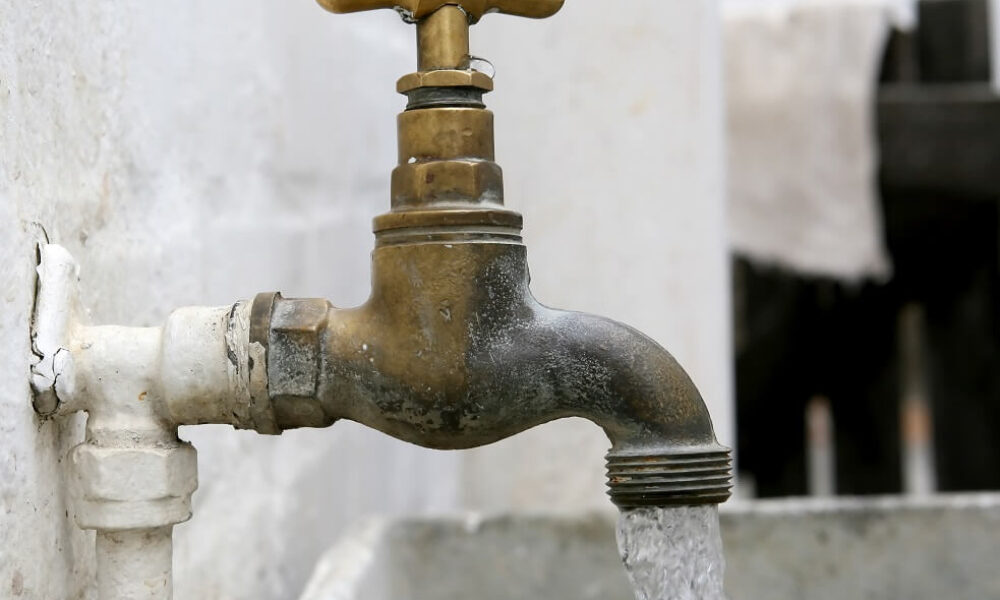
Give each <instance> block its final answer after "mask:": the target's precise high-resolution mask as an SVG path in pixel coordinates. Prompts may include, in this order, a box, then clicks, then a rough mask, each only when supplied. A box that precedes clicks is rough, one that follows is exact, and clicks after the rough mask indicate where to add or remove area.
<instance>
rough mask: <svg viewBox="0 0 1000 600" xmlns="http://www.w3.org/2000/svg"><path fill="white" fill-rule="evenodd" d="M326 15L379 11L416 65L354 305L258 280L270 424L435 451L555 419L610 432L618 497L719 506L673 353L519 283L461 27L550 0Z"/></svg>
mask: <svg viewBox="0 0 1000 600" xmlns="http://www.w3.org/2000/svg"><path fill="white" fill-rule="evenodd" d="M320 3H321V4H322V5H323V6H324V7H326V8H328V9H329V10H332V11H333V12H352V11H355V10H368V9H373V8H388V7H396V8H397V9H399V10H400V12H402V13H403V15H404V19H406V20H407V21H409V22H414V23H416V25H417V48H418V52H417V54H418V60H417V63H418V71H417V72H416V73H411V74H410V75H406V76H404V77H403V78H401V79H400V80H399V81H398V82H397V86H396V88H397V90H398V91H399V92H401V93H403V94H406V96H407V97H408V103H407V107H406V110H405V111H404V112H402V113H401V114H400V115H399V117H398V120H397V126H398V138H399V155H398V165H397V166H396V168H395V169H394V170H393V173H392V192H391V210H390V211H389V212H388V213H386V214H383V215H380V216H378V217H376V218H375V221H374V230H375V236H376V245H375V251H374V252H373V253H372V294H371V297H370V298H369V300H368V301H367V302H366V303H365V304H364V305H362V306H360V307H358V308H354V309H346V310H345V309H337V308H334V307H333V306H331V305H330V304H329V303H328V302H326V301H325V300H302V299H286V298H282V297H280V296H279V295H275V294H262V295H260V296H258V297H257V299H256V300H255V301H254V305H253V307H252V309H251V314H252V317H251V319H250V320H251V323H252V324H251V328H250V330H251V333H250V336H251V339H252V340H253V342H254V343H256V344H258V345H259V346H260V347H261V348H263V349H264V352H263V354H264V357H265V361H266V365H267V366H266V372H267V401H268V402H269V410H268V411H264V412H267V413H268V414H270V415H273V417H274V424H275V426H276V427H277V429H279V430H282V429H289V428H294V427H323V426H327V425H329V424H331V423H333V422H335V421H336V420H338V419H348V420H353V421H357V422H359V423H363V424H365V425H368V426H370V427H373V428H375V429H378V430H380V431H382V432H385V433H387V434H389V435H392V436H395V437H397V438H399V439H402V440H406V441H409V442H412V443H415V444H419V445H421V446H425V447H429V448H438V449H459V448H470V447H475V446H481V445H484V444H489V443H492V442H495V441H498V440H500V439H503V438H506V437H508V436H511V435H513V434H515V433H518V432H520V431H523V430H525V429H528V428H530V427H533V426H535V425H539V424H542V423H545V422H547V421H551V420H554V419H559V418H563V417H572V416H579V417H584V418H587V419H590V420H591V421H593V422H595V423H596V424H598V425H599V426H601V427H602V428H603V429H604V431H605V432H606V433H607V435H608V437H609V438H610V440H611V442H612V449H611V451H610V452H609V454H608V457H607V467H608V484H609V495H610V496H611V499H612V500H613V501H614V502H615V504H617V505H618V506H620V507H622V508H633V507H639V506H666V505H678V504H706V503H711V504H715V503H719V502H722V501H724V500H725V499H726V498H727V497H728V496H729V490H730V487H731V481H730V470H731V464H730V458H729V450H728V449H727V448H725V447H723V446H720V445H719V444H718V442H717V441H716V439H715V434H714V432H713V429H712V422H711V418H710V417H709V414H708V411H707V409H706V408H705V404H704V402H703V401H702V399H701V396H700V395H699V394H698V390H697V389H696V388H695V386H694V384H693V383H692V382H691V380H690V378H688V376H687V374H686V373H685V372H684V370H683V369H682V368H681V367H680V365H678V364H677V362H676V361H675V360H674V358H673V357H672V356H671V355H670V354H669V353H668V352H666V351H665V350H664V349H663V348H661V347H660V346H659V345H657V344H656V343H655V342H654V341H652V340H650V339H649V338H648V337H646V336H644V335H642V334H641V333H639V332H638V331H636V330H634V329H631V328H629V327H627V326H625V325H622V324H620V323H616V322H614V321H611V320H609V319H604V318H601V317H595V316H591V315H585V314H581V313H572V312H566V311H559V310H554V309H551V308H548V307H545V306H543V305H541V304H540V303H538V301H536V300H535V299H534V297H533V296H532V295H531V293H530V291H529V289H528V280H529V276H528V266H527V256H526V250H525V248H524V245H523V244H522V240H521V225H522V219H521V216H520V215H519V214H518V213H516V212H514V211H511V210H508V209H506V208H505V207H504V204H503V201H504V198H503V173H502V171H501V169H500V167H499V166H498V165H497V164H496V162H495V159H496V157H495V151H494V135H493V113H491V112H490V111H488V110H486V108H485V106H484V105H483V102H482V96H483V94H485V93H486V92H489V91H490V90H492V88H493V81H492V79H491V78H490V77H489V76H487V75H486V74H484V73H481V72H478V71H476V70H474V69H472V68H471V66H470V64H471V61H470V55H469V26H470V25H471V24H472V23H475V22H476V21H477V20H478V19H479V18H480V17H482V16H483V14H485V13H486V12H490V11H495V12H506V13H509V14H516V15H521V16H531V17H544V16H548V15H550V14H553V13H554V12H556V11H557V10H558V9H559V8H560V7H561V6H562V0H448V1H445V0H392V2H387V1H384V0H320Z"/></svg>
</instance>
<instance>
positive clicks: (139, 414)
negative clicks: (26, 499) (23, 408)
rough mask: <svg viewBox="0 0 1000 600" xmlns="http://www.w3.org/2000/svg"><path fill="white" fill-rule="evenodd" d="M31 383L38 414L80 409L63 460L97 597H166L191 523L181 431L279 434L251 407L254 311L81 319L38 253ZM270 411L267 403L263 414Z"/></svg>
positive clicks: (67, 264)
mask: <svg viewBox="0 0 1000 600" xmlns="http://www.w3.org/2000/svg"><path fill="white" fill-rule="evenodd" d="M39 250H40V252H39V253H40V256H41V262H40V264H39V267H38V276H39V293H38V301H37V304H36V311H35V314H34V323H33V329H32V341H33V350H34V352H35V355H36V357H37V358H36V361H35V362H34V364H33V365H32V373H31V384H32V387H33V389H34V392H35V408H36V410H37V411H38V412H39V413H40V414H42V415H43V416H46V417H49V416H60V415H68V414H71V413H74V412H77V411H86V412H87V413H88V418H87V439H86V441H85V442H84V443H82V444H80V445H79V446H77V447H76V448H74V449H73V451H72V453H71V454H70V460H71V462H72V470H71V472H72V474H73V492H74V493H73V505H74V510H73V512H74V513H75V517H76V522H77V524H78V525H79V526H80V527H81V528H83V529H93V530H96V531H97V536H96V544H97V548H96V554H97V580H98V598H99V599H100V600H170V598H171V596H172V582H171V570H172V569H171V562H172V540H171V533H172V530H173V525H174V524H176V523H180V522H183V521H185V520H187V519H188V518H190V516H191V494H192V493H194V491H195V489H196V488H197V486H198V474H197V456H196V453H195V450H194V448H193V447H192V446H191V445H190V444H187V443H185V442H182V441H180V440H179V439H178V438H177V426H178V425H180V424H195V423H229V424H232V425H234V426H238V427H245V428H253V429H257V430H258V431H261V432H267V433H271V432H275V431H276V427H275V426H274V424H273V422H272V421H273V417H272V416H271V415H270V413H269V412H268V411H267V410H264V409H262V408H260V407H259V406H256V405H254V403H253V399H254V397H255V394H256V395H257V396H260V395H261V393H262V392H261V390H265V392H263V393H264V394H266V388H267V382H266V374H265V373H264V369H263V368H258V369H256V370H255V369H254V368H253V365H255V364H256V365H261V366H263V365H265V364H266V363H265V360H264V359H263V352H264V350H263V347H262V346H261V345H260V344H250V343H249V319H250V304H249V303H247V302H240V303H237V304H235V305H232V306H228V307H215V308H186V309H180V310H177V311H175V312H174V313H173V314H171V315H170V317H169V318H168V319H167V324H166V326H165V327H162V328H161V327H148V328H138V327H118V326H97V327H91V326H87V325H85V324H83V323H81V322H80V317H81V316H82V315H83V312H82V311H79V310H77V290H76V279H77V274H78V272H79V269H78V267H77V265H76V262H75V261H74V260H73V257H72V256H70V254H69V253H68V252H66V250H65V249H63V248H61V247H59V246H55V245H44V246H41V247H40V249H39ZM264 408H266V406H265V407H264Z"/></svg>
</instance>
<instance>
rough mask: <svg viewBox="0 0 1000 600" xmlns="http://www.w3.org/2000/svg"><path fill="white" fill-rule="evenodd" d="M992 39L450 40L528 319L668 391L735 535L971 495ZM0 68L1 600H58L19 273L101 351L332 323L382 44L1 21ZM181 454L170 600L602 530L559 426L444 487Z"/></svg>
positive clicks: (987, 245)
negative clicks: (485, 85)
mask: <svg viewBox="0 0 1000 600" xmlns="http://www.w3.org/2000/svg"><path fill="white" fill-rule="evenodd" d="M997 15H998V11H997V10H994V9H993V7H992V6H991V5H990V4H989V3H988V2H987V0H922V1H919V2H915V3H911V2H907V1H899V2H875V1H871V2H862V1H850V2H833V1H824V2H805V1H803V2H777V1H771V0H730V1H729V2H723V3H722V4H721V5H719V4H716V3H713V2H706V1H704V0H628V1H627V2H615V3H613V4H608V3H601V2H597V1H595V0H568V1H567V4H566V6H565V7H564V9H563V10H562V11H561V12H560V13H559V14H558V15H556V16H555V17H553V18H551V19H548V20H545V21H529V20H524V19H514V18H507V17H503V16H493V15H490V16H487V17H486V18H484V19H483V21H482V22H481V23H480V24H478V25H477V26H475V27H474V28H473V30H472V52H473V53H474V54H476V55H477V56H481V57H485V58H486V59H488V60H489V61H490V62H491V63H492V64H493V66H494V68H495V69H496V76H495V82H496V91H495V92H493V93H491V94H490V95H488V96H487V97H486V102H487V105H488V106H489V107H490V108H491V109H492V110H493V111H494V112H495V113H496V123H497V132H496V136H497V160H498V162H499V163H500V164H501V165H502V166H503V168H504V171H505V174H506V181H505V183H506V198H507V204H508V206H510V207H511V208H513V209H514V210H518V211H520V212H522V213H523V214H524V216H525V225H526V229H525V239H526V243H527V245H528V248H529V261H530V266H531V269H532V288H533V290H534V292H535V294H536V295H537V296H538V297H539V299H540V300H542V301H543V302H544V303H546V304H550V305H553V306H559V307H562V308H568V309H576V310H584V311H589V312H596V313H600V314H604V315H607V316H610V317H612V318H615V319H617V320H620V321H624V322H627V323H629V324H630V325H633V326H635V327H637V328H639V329H641V330H643V331H644V332H646V333H647V334H649V335H650V336H651V337H653V338H655V339H656V340H657V341H659V342H660V343H661V344H663V345H664V346H665V347H666V348H667V349H669V350H670V351H671V352H672V353H673V354H674V355H675V356H676V357H677V358H678V360H679V361H680V362H681V364H682V365H684V366H685V368H686V369H687V370H688V371H689V373H690V374H691V376H692V378H693V379H694V381H695V382H696V384H697V385H698V387H699V389H700V390H701V392H702V394H703V396H704V397H705V399H706V402H707V403H708V405H709V407H710V410H711V412H712V415H713V420H714V422H715V425H716V431H717V434H718V437H719V438H720V440H721V441H722V442H723V443H725V444H728V445H731V446H732V447H733V448H734V449H735V451H736V460H737V465H738V472H739V481H738V485H737V491H736V493H737V497H738V500H737V501H742V500H749V499H755V498H773V497H786V496H804V495H812V496H831V495H837V494H842V495H843V494H851V495H863V494H910V495H915V496H920V495H927V494H931V493H934V492H936V491H971V490H995V489H997V488H998V487H1000V440H998V436H997V435H996V432H997V431H1000V404H998V402H997V398H998V393H1000V369H998V368H997V367H996V365H997V364H998V362H997V359H998V356H997V354H998V351H1000V347H998V335H1000V322H998V319H997V307H998V302H997V297H996V295H997V294H998V293H1000V287H998V267H1000V265H998V260H1000V258H998V253H1000V242H998V239H997V230H998V226H1000V215H998V214H997V202H996V200H997V198H998V195H1000V102H998V96H997V92H996V89H997V88H996V83H997V81H998V80H1000V78H998V76H997V73H998V72H1000V58H998V57H1000V52H997V49H998V48H1000V42H998V39H1000V35H998V34H997V33H996V32H1000V28H997V29H994V28H993V27H992V25H991V24H992V23H994V22H997V21H998V19H997ZM0 39H2V40H3V43H2V44H0V115H2V116H3V119H2V121H0V275H2V281H4V284H5V290H4V291H5V294H4V296H3V301H4V304H3V309H2V310H0V325H2V327H0V352H2V353H3V354H4V355H5V356H7V357H10V358H9V360H7V359H5V361H4V364H3V365H2V366H0V432H2V435H0V590H4V589H5V587H4V586H8V585H9V586H10V589H11V590H14V591H18V592H17V594H15V596H22V597H27V598H45V599H53V598H77V597H81V598H83V597H87V594H88V593H89V591H90V585H91V583H90V581H91V578H92V577H93V549H92V540H91V538H92V534H90V533H84V532H80V531H79V530H77V529H76V527H75V526H74V525H73V523H72V519H71V513H70V509H71V506H70V505H69V503H68V500H67V495H66V492H65V489H64V488H63V487H62V485H61V483H60V482H61V481H62V480H63V477H64V476H65V472H64V469H65V466H64V462H65V461H63V458H64V457H65V455H66V452H67V451H68V450H69V448H71V447H72V446H73V445H75V444H76V443H79V441H80V439H82V435H83V433H82V431H83V429H82V423H83V422H82V416H81V417H78V418H75V419H73V420H70V421H67V422H64V423H46V424H39V423H38V422H37V420H36V418H35V416H34V414H33V411H32V410H31V405H30V398H29V395H28V390H27V385H26V383H25V374H26V373H27V372H28V364H29V363H30V360H31V355H30V347H29V345H28V343H27V340H28V318H29V315H30V312H31V302H32V291H33V284H34V272H33V269H34V266H35V265H34V256H35V254H34V244H35V243H36V242H38V241H39V240H42V239H44V238H46V237H47V238H48V239H51V240H52V241H53V242H56V243H59V244H63V245H65V246H67V247H68V248H69V249H70V251H71V252H72V253H73V254H74V255H75V257H76V258H77V260H79V262H80V263H81V265H82V275H81V281H82V284H81V291H82V293H83V295H84V302H85V303H86V305H87V306H88V307H90V310H91V313H92V319H93V320H94V322H99V323H120V324H131V325H156V324H160V323H161V322H162V321H163V319H164V318H165V316H166V315H167V314H168V313H169V312H170V311H171V310H173V309H174V308H176V307H178V306H184V305H192V304H197V305H202V304H220V305H222V304H228V303H230V302H232V301H233V300H235V299H238V298H249V297H252V296H253V294H255V293H257V292H259V291H264V290H281V291H282V292H283V293H284V294H285V295H286V296H308V297H312V296H322V297H327V298H329V299H330V300H331V301H332V302H333V303H334V304H336V305H338V306H351V305H356V304H359V303H361V302H363V301H364V300H365V298H366V297H367V294H368V289H369V275H368V253H369V252H370V250H371V248H372V236H371V233H370V221H371V219H372V217H374V216H375V215H376V214H379V213H380V212H383V211H385V210H387V208H388V182H389V179H388V177H389V173H390V171H391V169H392V167H393V165H394V162H395V154H396V153H395V114H396V113H397V112H399V111H401V110H402V109H403V106H404V99H403V98H402V97H401V96H398V95H397V94H395V93H394V82H395V81H396V79H397V78H398V77H400V76H401V75H404V74H406V73H409V72H410V71H412V70H413V69H414V32H413V30H412V28H411V27H409V26H407V25H404V24H403V23H401V22H400V20H399V18H398V17H397V16H396V15H395V14H393V13H391V12H389V11H384V12H376V13H366V14H356V15H349V16H335V15H330V14H327V13H325V12H323V11H322V10H321V9H320V8H318V7H317V6H316V5H315V4H314V3H313V2H310V1H309V0H296V1H295V2H289V1H280V2H279V1H278V0H213V1H212V2H209V3H193V2H192V3H183V2H182V3H176V2H174V3H139V4H136V3H131V2H126V1H125V0H96V1H93V2H82V3H81V2H76V3H58V4H55V5H52V4H51V3H44V2H28V3H24V2H14V0H0ZM181 437H183V438H185V439H188V440H190V441H191V442H192V443H193V444H194V445H195V446H196V448H197V449H198V451H199V455H200V458H199V469H200V489H199V491H198V492H197V493H196V494H195V497H194V499H195V505H194V518H193V520H192V521H190V522H189V523H187V524H184V525H182V526H179V527H177V528H176V529H175V558H174V564H175V581H176V583H175V590H176V594H177V597H179V598H189V599H199V598H204V599H209V598H211V599H223V598H239V599H250V600H256V599H259V600H265V599H270V600H273V599H275V598H294V597H296V596H297V594H298V593H299V592H300V591H301V589H302V588H303V586H304V585H305V583H306V581H307V579H308V577H309V575H310V573H311V572H312V570H313V567H314V565H315V563H316V560H317V558H318V557H319V556H320V555H321V553H322V552H323V551H324V550H325V549H326V548H327V547H329V546H330V545H331V544H333V543H334V542H335V541H336V540H337V539H338V538H339V537H340V536H341V535H342V534H343V533H344V532H345V531H346V530H347V529H348V528H349V527H351V526H352V525H354V524H357V523H358V522H360V521H362V520H363V519H365V518H367V517H371V516H377V515H380V516H392V515H441V514H453V513H456V512H462V511H470V510H471V511H486V512H498V511H511V510H517V511H545V512H554V513H559V514H570V513H579V512H581V511H603V512H609V511H611V510H612V509H613V507H612V506H611V504H610V503H609V502H608V501H607V499H606V498H605V496H604V494H603V490H604V464H603V454H604V452H605V451H606V449H607V445H608V444H607V440H606V438H605V437H604V435H603V433H602V432H601V431H600V430H598V429H597V428H595V427H594V426H593V425H590V424H588V423H585V422H582V421H576V420H568V421H561V422H557V423H552V424H549V425H546V426H544V427H541V428H537V429H535V430H532V431H529V432H526V433H524V434H522V435H519V436H516V437H515V438H512V439H510V440H507V441H505V442H503V443H500V444H496V445H493V446H490V447H487V448H482V449H479V450H474V451H470V452H465V453H441V452H433V451H428V450H423V449H420V448H416V447H413V446H409V445H406V444H404V443H402V442H398V441H395V440H391V439H389V438H387V437H385V436H383V435H381V434H377V433H375V432H372V431H368V430H365V429H363V428H362V427H360V426H356V425H354V424H352V423H338V424H336V425H335V426H334V427H333V428H331V429H329V430H320V431H305V430H303V431H293V432H288V433H286V434H284V435H282V436H280V437H276V438H269V437H263V436H258V435H256V434H254V433H247V432H236V431H233V430H232V429H229V428H226V427H214V426H200V427H187V428H182V431H181ZM12 593H13V592H12ZM2 595H3V594H2V593H0V596H2Z"/></svg>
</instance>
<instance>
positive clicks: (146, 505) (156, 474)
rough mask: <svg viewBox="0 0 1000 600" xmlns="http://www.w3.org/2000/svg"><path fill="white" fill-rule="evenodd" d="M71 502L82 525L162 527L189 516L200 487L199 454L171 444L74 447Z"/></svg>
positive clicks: (188, 447)
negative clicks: (72, 498)
mask: <svg viewBox="0 0 1000 600" xmlns="http://www.w3.org/2000/svg"><path fill="white" fill-rule="evenodd" d="M71 460H72V463H73V465H74V467H75V469H74V475H75V477H74V479H75V482H74V483H75V485H74V486H73V487H74V492H75V493H74V507H73V512H74V513H75V517H76V522H77V524H78V525H79V526H80V527H81V528H83V529H111V530H118V529H136V528H144V527H162V526H165V525H172V524H175V523H180V522H183V521H186V520H187V519H189V518H190V517H191V494H192V493H194V490H195V489H196V488H197V487H198V465H197V453H196V452H195V449H194V448H193V447H192V446H191V445H190V444H179V445H177V446H173V447H139V448H113V447H112V448H107V447H99V446H94V445H91V444H82V445H80V446H77V447H76V448H74V449H73V452H72V454H71Z"/></svg>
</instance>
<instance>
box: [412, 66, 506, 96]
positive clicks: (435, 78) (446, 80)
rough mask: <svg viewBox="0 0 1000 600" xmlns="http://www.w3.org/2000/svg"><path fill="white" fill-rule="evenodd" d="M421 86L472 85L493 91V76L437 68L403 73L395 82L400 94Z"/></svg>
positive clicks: (470, 71) (486, 90)
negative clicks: (407, 73)
mask: <svg viewBox="0 0 1000 600" xmlns="http://www.w3.org/2000/svg"><path fill="white" fill-rule="evenodd" d="M422 87H472V88H478V89H480V90H483V91H485V92H490V91H493V78H492V77H490V76H489V75H487V74H486V73H482V72H480V71H473V70H471V69H469V70H459V69H437V70H434V71H418V72H416V73H410V74H409V75H403V76H402V77H400V78H399V81H397V82H396V91H397V92H399V93H400V94H405V93H407V92H411V91H413V90H415V89H417V88H422Z"/></svg>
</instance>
